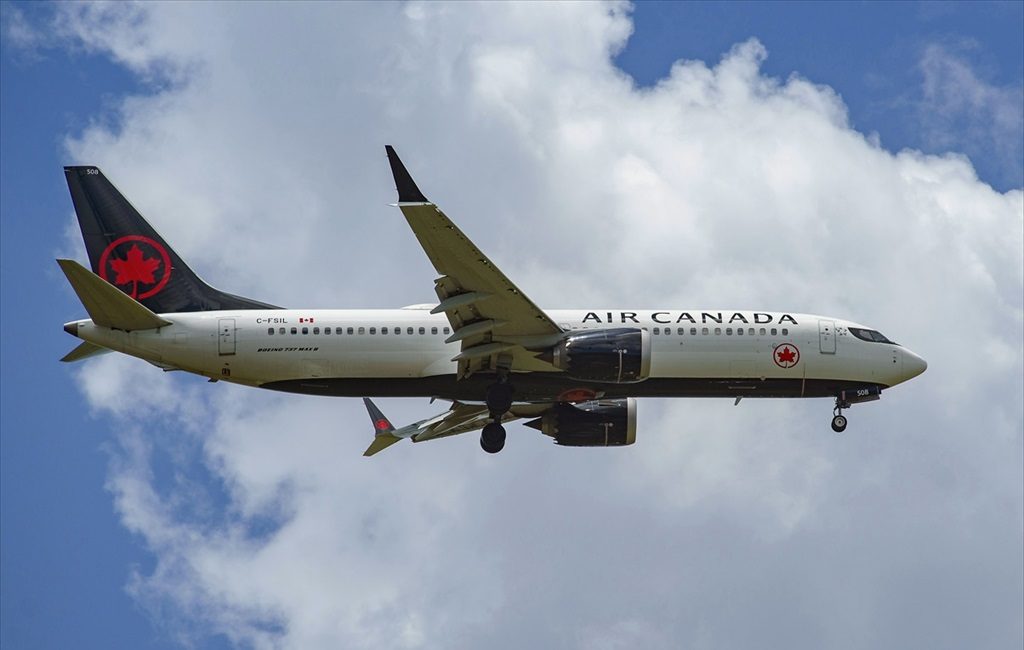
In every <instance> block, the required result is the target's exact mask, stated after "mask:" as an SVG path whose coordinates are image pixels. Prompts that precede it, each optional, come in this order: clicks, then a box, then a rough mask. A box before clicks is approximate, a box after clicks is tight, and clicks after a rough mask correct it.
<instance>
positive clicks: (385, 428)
mask: <svg viewBox="0 0 1024 650" xmlns="http://www.w3.org/2000/svg"><path fill="white" fill-rule="evenodd" d="M363 404H365V405H366V410H367V411H368V412H369V413H370V421H371V422H373V430H374V433H376V435H375V436H374V438H373V442H371V443H370V446H369V447H367V448H366V451H365V452H363V455H364V456H372V455H374V454H376V453H377V452H378V451H383V450H384V449H387V448H388V447H390V446H391V445H393V444H395V443H396V442H398V441H399V440H401V438H399V437H398V436H396V435H394V433H393V432H394V430H395V427H394V426H392V424H391V421H390V420H388V419H387V417H386V416H385V415H384V414H383V413H381V411H380V409H379V408H377V405H376V404H374V403H373V402H372V401H370V398H368V397H364V398H363Z"/></svg>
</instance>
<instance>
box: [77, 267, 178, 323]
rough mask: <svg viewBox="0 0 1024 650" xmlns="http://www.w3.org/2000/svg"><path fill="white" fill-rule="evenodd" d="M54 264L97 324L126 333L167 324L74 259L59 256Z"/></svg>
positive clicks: (166, 321)
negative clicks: (63, 258) (62, 272)
mask: <svg viewBox="0 0 1024 650" xmlns="http://www.w3.org/2000/svg"><path fill="white" fill-rule="evenodd" d="M57 264H60V268H61V270H62V271H64V275H66V276H67V277H68V282H70V283H71V288H72V289H74V290H75V293H76V294H78V299H79V300H81V301H82V305H83V306H84V307H85V311H87V312H89V318H91V319H92V322H94V323H96V324H97V325H99V326H101V327H110V328H112V329H119V330H124V331H126V332H130V331H132V330H149V329H156V328H158V327H164V326H166V325H170V324H171V322H170V321H168V320H164V319H163V318H160V317H159V316H157V315H156V314H154V313H153V312H151V311H150V310H149V309H147V308H146V307H144V306H143V305H142V303H140V302H138V301H137V300H134V299H132V297H131V296H129V295H127V294H125V293H124V292H122V291H121V290H120V289H118V288H117V287H115V286H114V285H112V284H110V283H109V282H107V281H106V280H104V279H103V278H101V277H100V276H98V275H96V274H95V273H93V272H92V271H90V270H89V269H87V268H85V267H84V266H82V265H81V264H79V263H78V262H76V261H74V260H60V259H59V260H57Z"/></svg>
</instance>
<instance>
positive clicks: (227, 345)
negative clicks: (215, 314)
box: [217, 318, 235, 357]
mask: <svg viewBox="0 0 1024 650" xmlns="http://www.w3.org/2000/svg"><path fill="white" fill-rule="evenodd" d="M218 323H219V325H220V334H219V335H218V336H217V351H218V352H220V355H221V356H222V357H223V356H227V355H229V354H234V353H235V319H234V318H221V319H220V320H219V321H218Z"/></svg>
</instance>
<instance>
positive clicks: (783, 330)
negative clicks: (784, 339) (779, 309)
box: [782, 327, 789, 336]
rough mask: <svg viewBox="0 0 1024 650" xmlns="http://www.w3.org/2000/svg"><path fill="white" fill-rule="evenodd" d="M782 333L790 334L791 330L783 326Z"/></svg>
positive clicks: (784, 334)
mask: <svg viewBox="0 0 1024 650" xmlns="http://www.w3.org/2000/svg"><path fill="white" fill-rule="evenodd" d="M782 335H783V336H789V330H788V329H786V328H785V327H783V328H782Z"/></svg>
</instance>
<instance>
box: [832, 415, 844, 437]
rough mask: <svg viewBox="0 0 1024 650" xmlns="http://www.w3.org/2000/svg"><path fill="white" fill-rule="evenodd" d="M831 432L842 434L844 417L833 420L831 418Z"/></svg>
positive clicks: (839, 416)
mask: <svg viewBox="0 0 1024 650" xmlns="http://www.w3.org/2000/svg"><path fill="white" fill-rule="evenodd" d="M832 430H833V431H835V432H836V433H842V432H843V431H846V416H845V415H837V416H835V417H834V418H832Z"/></svg>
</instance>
